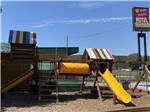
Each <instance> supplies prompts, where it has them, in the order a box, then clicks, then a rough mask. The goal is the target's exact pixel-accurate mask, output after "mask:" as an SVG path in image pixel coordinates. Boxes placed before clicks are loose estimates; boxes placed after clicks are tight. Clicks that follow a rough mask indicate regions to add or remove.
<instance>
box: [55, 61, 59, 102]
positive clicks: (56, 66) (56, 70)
mask: <svg viewBox="0 0 150 112" xmlns="http://www.w3.org/2000/svg"><path fill="white" fill-rule="evenodd" d="M58 75H59V70H58V62H55V76H56V102H57V103H58V102H59V98H58Z"/></svg>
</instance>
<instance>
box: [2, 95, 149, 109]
mask: <svg viewBox="0 0 150 112" xmlns="http://www.w3.org/2000/svg"><path fill="white" fill-rule="evenodd" d="M61 97H62V100H60V102H59V103H55V102H39V101H37V97H36V96H35V95H31V94H30V95H29V94H27V93H17V94H16V93H13V94H12V93H11V94H10V93H7V94H5V96H3V98H2V112H105V111H110V110H118V109H125V108H134V107H150V95H147V94H145V95H142V96H141V97H139V98H133V99H132V103H133V105H130V106H125V105H123V104H113V99H112V98H110V99H105V100H99V99H96V98H95V97H94V96H92V95H91V96H90V95H87V94H84V95H77V94H74V93H71V94H70V95H63V96H61ZM60 99H61V98H60Z"/></svg>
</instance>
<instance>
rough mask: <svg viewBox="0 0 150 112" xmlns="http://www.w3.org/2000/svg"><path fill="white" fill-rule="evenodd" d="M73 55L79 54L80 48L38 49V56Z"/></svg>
mask: <svg viewBox="0 0 150 112" xmlns="http://www.w3.org/2000/svg"><path fill="white" fill-rule="evenodd" d="M67 52H68V55H72V54H75V53H78V52H79V47H68V48H66V47H38V48H37V53H38V54H66V53H67Z"/></svg>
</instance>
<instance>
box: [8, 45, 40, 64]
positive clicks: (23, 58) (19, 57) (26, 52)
mask: <svg viewBox="0 0 150 112" xmlns="http://www.w3.org/2000/svg"><path fill="white" fill-rule="evenodd" d="M10 45H11V60H12V61H15V62H16V63H19V62H23V63H36V62H37V59H38V56H36V48H35V45H33V44H13V43H11V44H10Z"/></svg>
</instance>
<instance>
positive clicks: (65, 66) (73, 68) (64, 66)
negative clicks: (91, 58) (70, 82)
mask: <svg viewBox="0 0 150 112" xmlns="http://www.w3.org/2000/svg"><path fill="white" fill-rule="evenodd" d="M59 73H60V75H61V74H66V75H67V74H69V75H89V74H90V68H89V65H88V64H87V63H71V62H69V63H67V62H64V63H61V64H60V70H59Z"/></svg>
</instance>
